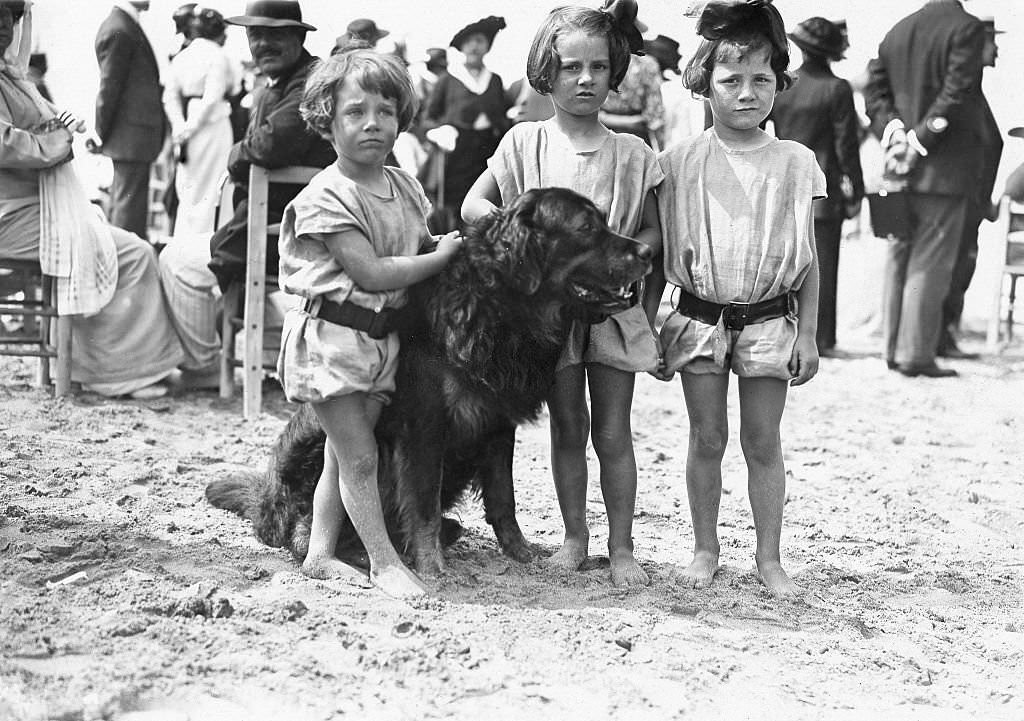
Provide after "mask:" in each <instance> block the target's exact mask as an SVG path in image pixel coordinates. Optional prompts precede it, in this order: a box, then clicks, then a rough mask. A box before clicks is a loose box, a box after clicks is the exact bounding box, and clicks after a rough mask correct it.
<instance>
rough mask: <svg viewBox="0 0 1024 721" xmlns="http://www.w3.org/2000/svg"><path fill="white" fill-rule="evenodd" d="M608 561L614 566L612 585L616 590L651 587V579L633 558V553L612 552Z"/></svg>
mask: <svg viewBox="0 0 1024 721" xmlns="http://www.w3.org/2000/svg"><path fill="white" fill-rule="evenodd" d="M608 560H609V561H611V566H612V585H613V586H615V587H616V588H643V587H644V586H647V585H650V583H651V579H650V577H649V576H648V575H647V572H646V571H645V570H644V569H642V568H641V567H640V564H639V563H637V562H636V559H635V558H633V552H632V551H629V550H621V551H614V552H610V553H609V554H608Z"/></svg>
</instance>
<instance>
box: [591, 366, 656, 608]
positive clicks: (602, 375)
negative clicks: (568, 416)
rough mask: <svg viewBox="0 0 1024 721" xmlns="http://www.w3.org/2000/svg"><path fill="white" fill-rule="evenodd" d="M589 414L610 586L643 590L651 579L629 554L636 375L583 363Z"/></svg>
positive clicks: (630, 548)
mask: <svg viewBox="0 0 1024 721" xmlns="http://www.w3.org/2000/svg"><path fill="white" fill-rule="evenodd" d="M587 376H588V382H589V384H590V405H591V409H592V411H593V414H594V431H593V436H592V437H593V441H594V450H595V451H596V452H597V458H598V460H599V461H600V463H601V493H602V494H603V495H604V506H605V510H606V511H607V513H608V559H609V560H610V561H611V575H612V584H614V585H615V586H619V587H625V588H642V587H643V586H646V585H647V584H649V583H650V582H651V579H650V578H649V577H648V575H647V572H646V571H644V569H643V568H641V567H640V564H639V563H637V562H636V558H635V557H634V556H633V511H634V510H635V509H636V457H635V456H634V454H633V431H632V428H631V427H630V418H629V413H630V408H631V406H632V404H633V386H634V384H635V382H636V374H634V373H629V372H627V371H620V370H617V369H615V368H609V367H608V366H604V365H600V364H597V363H595V364H592V365H589V366H587Z"/></svg>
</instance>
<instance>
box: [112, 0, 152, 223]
mask: <svg viewBox="0 0 1024 721" xmlns="http://www.w3.org/2000/svg"><path fill="white" fill-rule="evenodd" d="M148 9H149V0H132V1H131V2H126V1H125V0H118V2H116V3H115V4H114V8H113V9H112V10H111V11H110V15H108V16H107V19H106V20H104V21H103V23H102V24H101V25H100V28H99V31H98V32H97V33H96V46H95V50H96V60H97V62H98V63H99V70H100V87H99V93H98V94H97V97H96V128H95V130H96V134H97V136H98V137H99V140H100V142H101V146H100V152H101V153H103V154H104V155H106V156H107V157H108V158H110V160H111V161H112V163H113V166H114V175H113V181H112V182H111V185H110V207H109V208H108V212H107V216H108V217H109V218H110V222H111V224H113V225H116V226H117V227H119V228H124V229H125V230H128V231H131V232H132V233H135V234H136V235H138V236H139V237H140V238H146V237H147V235H148V231H147V226H148V223H149V173H150V166H151V165H152V163H153V161H154V160H156V158H157V156H158V155H159V154H160V149H161V148H162V147H163V143H164V135H165V133H166V130H167V119H166V118H165V117H164V108H163V99H162V91H161V88H160V70H159V68H158V66H157V62H156V56H155V55H154V54H153V47H152V46H151V45H150V44H149V40H148V39H147V38H146V34H145V33H144V32H143V31H142V27H141V26H140V25H139V13H140V12H142V11H144V10H148Z"/></svg>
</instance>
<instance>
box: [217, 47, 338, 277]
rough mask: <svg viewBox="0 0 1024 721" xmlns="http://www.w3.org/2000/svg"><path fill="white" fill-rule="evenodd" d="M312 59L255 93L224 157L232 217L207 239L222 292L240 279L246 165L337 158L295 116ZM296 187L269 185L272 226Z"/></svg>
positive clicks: (305, 56)
mask: <svg viewBox="0 0 1024 721" xmlns="http://www.w3.org/2000/svg"><path fill="white" fill-rule="evenodd" d="M316 61H317V58H315V57H313V56H312V55H310V54H309V53H308V52H306V51H305V50H303V51H302V56H301V57H300V58H299V61H298V62H297V63H296V65H295V67H294V68H293V69H292V70H291V71H290V72H289V73H288V74H286V75H284V76H282V77H279V78H277V80H276V82H275V83H274V85H273V87H266V88H263V89H262V90H260V91H259V95H258V96H257V99H256V102H255V105H254V107H253V109H252V114H251V116H250V118H249V127H248V128H247V129H246V131H245V137H244V138H242V140H240V141H239V142H237V143H235V145H234V147H232V148H231V153H230V154H229V155H228V174H229V175H230V176H231V179H232V181H234V183H235V192H234V198H233V200H234V208H235V213H234V215H233V216H232V218H231V220H229V221H228V222H227V223H226V224H224V225H223V226H221V227H220V228H218V229H217V230H216V231H215V232H214V234H213V237H212V238H211V239H210V256H211V260H210V270H212V271H213V273H214V275H216V276H217V280H218V282H219V284H220V286H221V287H222V288H226V287H227V285H228V283H229V282H230V281H231V280H241V279H244V278H245V257H246V250H245V248H246V234H247V231H248V213H249V202H248V184H249V166H250V165H256V166H259V167H261V168H281V167H284V166H287V165H309V166H316V167H318V168H326V167H327V166H328V165H330V164H331V163H332V162H334V160H335V159H336V158H337V154H336V153H335V152H334V148H333V146H332V145H331V144H330V143H329V142H328V141H327V140H325V139H324V138H321V137H320V136H319V135H317V134H316V133H315V132H313V131H312V130H310V129H309V127H308V126H307V125H306V122H305V121H304V120H303V119H302V116H301V115H299V102H300V101H301V100H302V91H303V88H304V87H305V85H306V78H307V77H308V76H309V71H310V70H311V69H312V66H313V64H314V63H315V62H316ZM299 190H301V186H295V185H276V184H275V185H272V186H271V187H270V191H269V193H268V194H267V195H268V197H267V217H268V219H269V222H271V223H278V222H280V220H281V216H282V215H283V214H284V206H286V205H287V204H288V202H289V201H290V200H291V199H292V198H294V197H295V196H296V194H298V192H299ZM277 265H278V254H277V244H276V243H270V244H269V246H268V247H267V272H268V273H273V274H275V275H276V274H277Z"/></svg>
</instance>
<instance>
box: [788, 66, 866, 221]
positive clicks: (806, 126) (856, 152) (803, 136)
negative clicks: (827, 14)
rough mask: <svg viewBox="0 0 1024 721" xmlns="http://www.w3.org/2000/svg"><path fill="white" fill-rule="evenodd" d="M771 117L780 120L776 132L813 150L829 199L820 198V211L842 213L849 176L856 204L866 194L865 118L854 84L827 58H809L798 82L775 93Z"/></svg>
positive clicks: (832, 214)
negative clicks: (862, 148) (844, 180)
mask: <svg viewBox="0 0 1024 721" xmlns="http://www.w3.org/2000/svg"><path fill="white" fill-rule="evenodd" d="M770 118H771V120H772V121H773V122H774V123H775V134H776V135H777V136H778V137H779V138H782V139H784V140H795V141H797V142H798V143H802V144H803V145H806V146H807V147H808V148H810V149H811V150H813V151H814V156H815V158H816V159H817V161H818V165H819V166H821V170H822V172H824V173H825V183H826V189H827V192H828V198H827V200H825V201H818V202H817V203H815V215H817V216H818V217H828V218H842V217H843V212H844V203H845V200H844V198H843V193H842V178H843V176H844V175H845V176H846V177H848V178H849V179H850V183H851V184H852V185H853V197H852V198H850V202H853V203H856V202H858V201H859V200H860V199H861V198H862V197H863V196H864V176H863V173H862V172H861V168H860V135H859V133H860V123H859V121H858V120H857V111H856V110H855V109H854V107H853V90H852V89H851V88H850V84H849V83H848V82H846V81H845V80H843V79H842V78H837V77H836V76H835V75H833V74H832V71H831V70H830V69H829V67H828V65H827V64H825V63H824V62H820V63H815V62H813V61H812V62H809V63H805V64H804V65H803V66H802V67H801V68H800V70H798V71H797V82H796V84H795V85H793V87H791V88H790V89H789V90H786V91H785V92H782V93H779V95H778V97H776V98H775V106H774V107H773V108H772V113H771V116H770ZM819 209H820V210H819Z"/></svg>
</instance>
